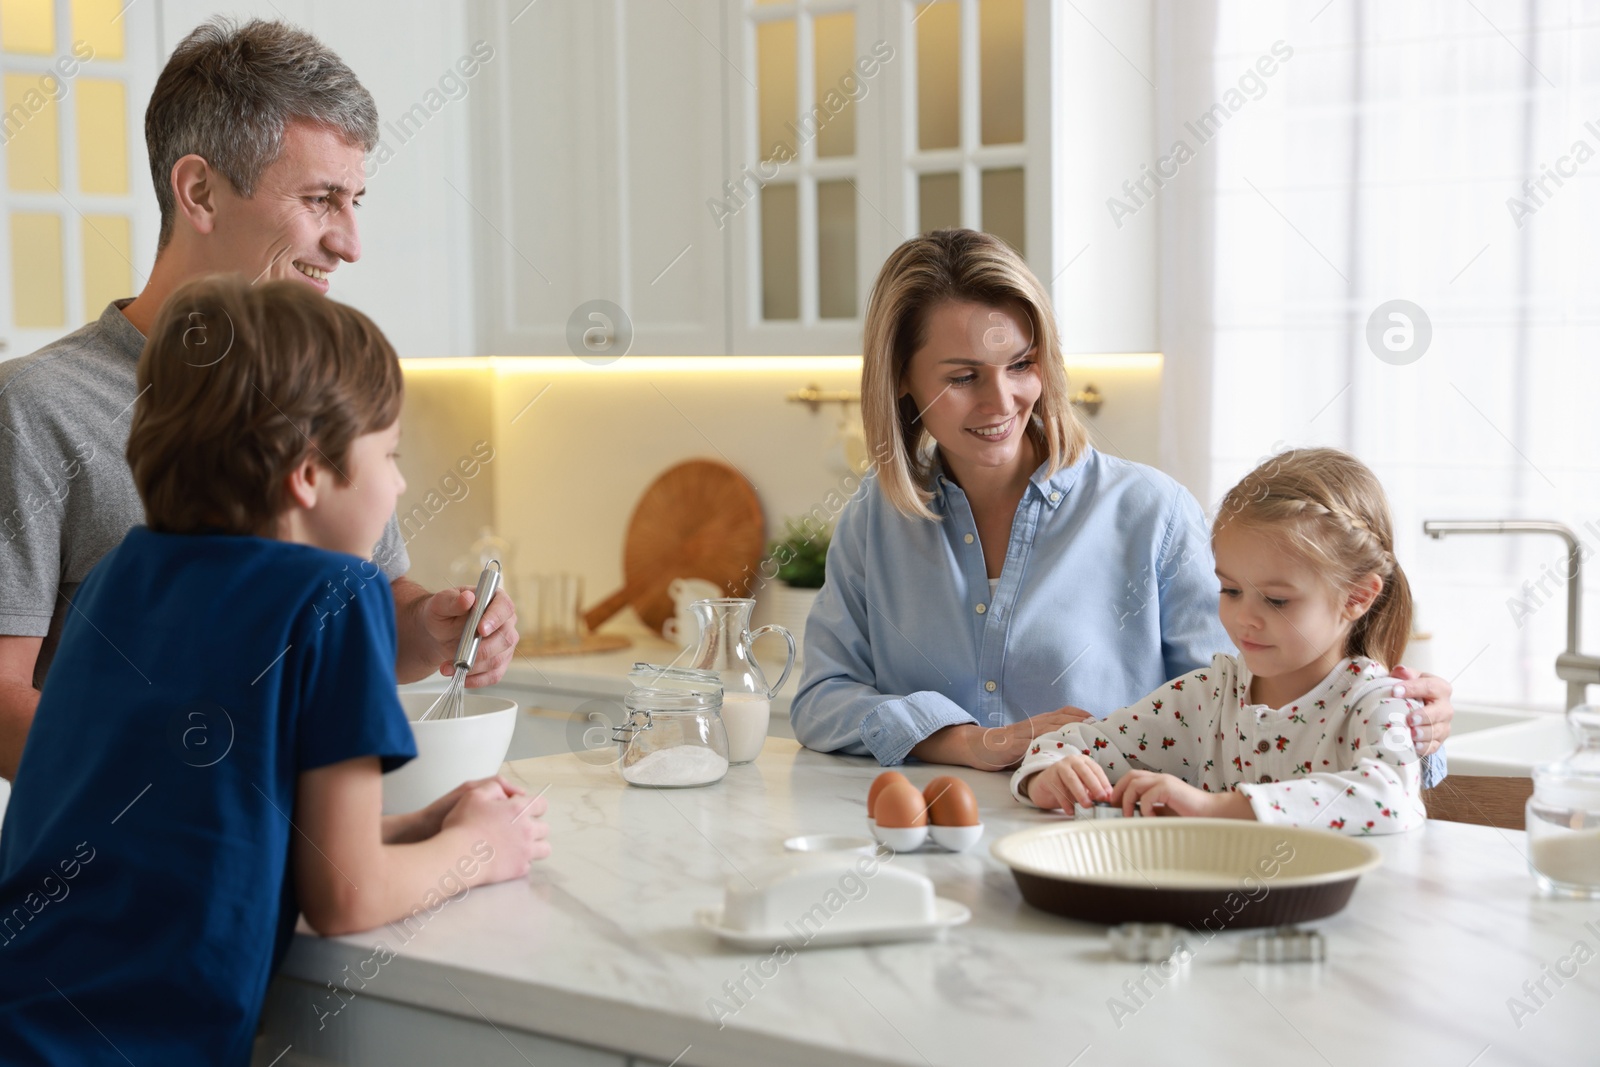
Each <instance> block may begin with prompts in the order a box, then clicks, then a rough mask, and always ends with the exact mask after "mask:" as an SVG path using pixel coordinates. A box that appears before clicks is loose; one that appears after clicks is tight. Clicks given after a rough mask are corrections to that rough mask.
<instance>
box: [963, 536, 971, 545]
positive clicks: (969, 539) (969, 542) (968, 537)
mask: <svg viewBox="0 0 1600 1067" xmlns="http://www.w3.org/2000/svg"><path fill="white" fill-rule="evenodd" d="M964 540H965V541H966V542H967V544H969V545H970V544H972V535H971V534H967V536H966V537H965V539H964Z"/></svg>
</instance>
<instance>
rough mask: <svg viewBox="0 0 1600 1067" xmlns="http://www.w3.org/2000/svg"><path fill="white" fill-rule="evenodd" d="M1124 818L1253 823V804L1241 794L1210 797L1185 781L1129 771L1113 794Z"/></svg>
mask: <svg viewBox="0 0 1600 1067" xmlns="http://www.w3.org/2000/svg"><path fill="white" fill-rule="evenodd" d="M1111 803H1113V804H1121V805H1122V814H1124V815H1132V814H1133V812H1134V809H1135V808H1137V809H1138V811H1139V814H1141V815H1188V816H1191V817H1198V818H1212V819H1250V818H1254V815H1253V814H1251V810H1250V802H1249V799H1248V798H1247V797H1245V796H1244V795H1243V794H1239V793H1208V792H1206V791H1205V790H1203V789H1196V788H1195V787H1194V786H1192V785H1190V784H1189V783H1188V782H1185V781H1184V780H1183V779H1182V778H1179V777H1177V776H1176V775H1171V774H1157V773H1156V772H1155V771H1129V772H1128V774H1127V776H1126V777H1124V778H1123V779H1122V781H1120V782H1118V783H1117V788H1116V789H1115V790H1114V791H1113V792H1112V794H1111Z"/></svg>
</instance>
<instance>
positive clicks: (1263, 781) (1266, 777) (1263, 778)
mask: <svg viewBox="0 0 1600 1067" xmlns="http://www.w3.org/2000/svg"><path fill="white" fill-rule="evenodd" d="M1271 781H1272V775H1270V774H1263V775H1262V776H1261V784H1262V785H1267V784H1269V783H1270V782H1271Z"/></svg>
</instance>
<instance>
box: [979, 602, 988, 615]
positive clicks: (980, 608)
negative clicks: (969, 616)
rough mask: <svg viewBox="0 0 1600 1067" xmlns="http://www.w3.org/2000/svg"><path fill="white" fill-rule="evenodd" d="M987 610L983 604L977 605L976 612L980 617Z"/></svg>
mask: <svg viewBox="0 0 1600 1067" xmlns="http://www.w3.org/2000/svg"><path fill="white" fill-rule="evenodd" d="M988 610H989V609H988V608H987V607H986V606H984V605H983V604H979V605H978V608H977V611H978V614H979V615H982V614H983V613H984V612H986V611H988Z"/></svg>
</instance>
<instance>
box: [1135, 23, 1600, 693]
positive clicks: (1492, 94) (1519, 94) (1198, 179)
mask: <svg viewBox="0 0 1600 1067" xmlns="http://www.w3.org/2000/svg"><path fill="white" fill-rule="evenodd" d="M1157 10H1158V22H1157V25H1158V31H1157V49H1156V53H1157V57H1158V60H1159V73H1158V87H1159V90H1160V98H1161V105H1160V123H1159V128H1160V131H1161V132H1160V135H1159V138H1158V139H1159V141H1160V143H1161V145H1162V146H1163V147H1162V149H1161V151H1162V153H1163V154H1166V153H1168V152H1169V151H1170V150H1171V149H1172V147H1173V146H1174V142H1177V141H1180V140H1182V141H1184V142H1186V144H1187V146H1188V148H1189V149H1190V150H1191V151H1192V153H1193V158H1192V159H1190V160H1189V161H1187V162H1184V163H1183V164H1182V165H1181V166H1178V167H1177V175H1176V177H1174V178H1172V179H1170V180H1169V181H1168V182H1167V183H1166V185H1165V187H1164V188H1163V189H1162V190H1161V192H1160V204H1161V212H1162V216H1161V225H1162V254H1163V263H1162V346H1163V349H1164V350H1165V352H1166V354H1167V364H1166V381H1165V383H1164V386H1163V408H1164V411H1163V415H1164V418H1163V420H1162V421H1163V426H1164V431H1163V432H1164V438H1163V441H1162V460H1163V463H1164V465H1165V466H1166V467H1167V469H1168V470H1170V471H1172V472H1173V473H1175V474H1176V475H1177V476H1179V477H1180V478H1182V479H1183V480H1184V481H1185V482H1186V484H1188V485H1189V486H1190V488H1192V489H1193V490H1194V491H1195V492H1196V494H1197V495H1198V496H1199V497H1200V498H1201V500H1202V502H1204V503H1214V501H1215V500H1216V499H1217V497H1218V496H1220V494H1221V493H1222V492H1224V491H1225V490H1226V489H1227V488H1228V487H1229V486H1230V485H1232V484H1233V483H1234V482H1235V481H1236V480H1237V479H1238V478H1239V476H1240V475H1242V474H1243V473H1244V472H1245V471H1246V470H1248V469H1249V468H1250V467H1251V466H1253V465H1254V464H1255V463H1256V462H1258V461H1259V460H1260V459H1261V458H1262V457H1263V456H1265V455H1267V454H1269V453H1271V452H1273V451H1276V450H1278V449H1281V448H1284V447H1288V446H1294V445H1306V444H1327V445H1334V446H1337V447H1341V448H1346V449H1349V450H1350V451H1352V452H1354V453H1355V454H1357V455H1359V456H1360V457H1361V458H1362V459H1364V460H1365V461H1367V462H1368V463H1369V464H1370V465H1372V466H1373V468H1374V469H1376V470H1377V472H1378V473H1379V475H1380V476H1381V477H1382V479H1383V481H1384V484H1385V486H1386V487H1387V488H1388V490H1389V495H1390V499H1391V502H1392V503H1393V506H1394V509H1395V513H1396V521H1397V523H1398V526H1399V538H1398V541H1399V543H1398V545H1397V549H1398V555H1399V556H1400V559H1401V562H1402V564H1403V566H1404V567H1405V568H1406V571H1407V574H1408V575H1409V577H1410V579H1411V582H1412V585H1413V589H1414V592H1415V593H1416V596H1417V600H1418V603H1419V607H1420V612H1421V617H1420V620H1419V622H1420V626H1421V628H1422V629H1423V630H1425V631H1429V632H1431V633H1432V635H1433V640H1432V641H1430V642H1428V645H1427V646H1426V647H1428V648H1429V652H1428V654H1427V655H1428V658H1430V659H1431V661H1432V663H1431V666H1432V669H1433V670H1434V671H1436V672H1437V673H1439V674H1442V675H1444V676H1446V677H1451V678H1453V679H1454V681H1455V686H1456V694H1457V701H1458V703H1463V704H1472V703H1506V704H1521V705H1537V706H1545V707H1550V708H1555V707H1557V706H1560V705H1561V704H1562V703H1563V697H1564V695H1565V690H1564V685H1563V684H1562V683H1560V682H1558V681H1557V680H1556V677H1555V670H1554V660H1555V656H1556V653H1557V652H1558V651H1559V650H1560V649H1561V648H1562V647H1563V645H1564V643H1565V607H1564V595H1565V593H1564V588H1563V583H1562V582H1560V581H1556V580H1552V577H1551V572H1554V574H1555V576H1556V577H1559V576H1560V574H1562V573H1564V567H1565V552H1564V549H1563V548H1562V546H1561V543H1560V542H1559V541H1556V540H1554V539H1551V538H1547V537H1517V538H1511V537H1480V536H1475V537H1466V536H1459V537H1454V538H1451V539H1448V540H1445V541H1442V542H1440V541H1432V540H1430V539H1428V538H1426V537H1424V536H1423V535H1422V533H1421V526H1422V521H1423V519H1425V518H1510V517H1515V518H1549V519H1557V520H1560V521H1563V522H1566V523H1568V524H1569V525H1571V526H1573V527H1574V528H1575V529H1576V530H1578V532H1579V533H1580V536H1581V537H1582V538H1583V540H1584V542H1585V544H1586V546H1587V548H1588V550H1589V551H1591V552H1593V553H1594V555H1595V558H1594V560H1593V561H1592V562H1591V563H1590V565H1589V569H1588V571H1587V573H1586V575H1585V584H1586V586H1587V587H1588V588H1587V600H1588V606H1587V610H1586V611H1585V613H1584V614H1585V627H1586V633H1587V635H1588V636H1587V639H1586V643H1587V646H1588V647H1587V649H1586V651H1595V650H1600V626H1597V623H1600V581H1597V579H1600V415H1597V411H1600V361H1597V359H1596V352H1597V349H1600V197H1597V196H1596V193H1597V192H1600V3H1596V2H1588V3H1583V2H1576V0H1573V2H1547V3H1529V2H1516V3H1512V2H1496V0H1431V2H1427V0H1407V2H1406V3H1392V2H1391V3H1382V2H1376V0H1372V2H1363V0H1331V2H1325V0H1305V2H1293V3H1288V2H1274V0H1160V2H1159V3H1158V9H1157ZM1276 42H1282V44H1281V45H1278V53H1279V54H1278V55H1275V54H1274V45H1275V43H1276ZM1285 49H1287V50H1290V51H1292V55H1290V56H1289V57H1288V58H1286V59H1285V58H1282V55H1281V53H1282V52H1283V51H1284V50H1285ZM1263 56H1266V57H1271V61H1270V62H1267V63H1262V65H1261V67H1259V68H1258V67H1257V64H1258V63H1259V62H1260V61H1261V57H1263ZM1264 68H1272V70H1273V72H1272V73H1271V74H1270V75H1265V74H1261V73H1260V70H1261V69H1264ZM1251 71H1256V72H1257V73H1256V76H1255V77H1254V78H1251V77H1249V76H1248V72H1251ZM1241 79H1244V81H1243V83H1242V84H1241ZM1257 83H1259V84H1257ZM1230 90H1233V91H1234V92H1230ZM1217 104H1221V105H1222V109H1221V110H1220V111H1214V110H1212V109H1213V105H1217ZM1208 112H1209V113H1210V119H1209V121H1208V123H1207V124H1206V125H1201V124H1200V122H1199V120H1200V118H1201V117H1203V116H1206V115H1207V114H1208ZM1207 135H1209V136H1207ZM1202 138H1204V140H1203V141H1202ZM1169 169H1171V168H1170V167H1169ZM1547 170H1548V171H1549V172H1552V173H1554V174H1555V175H1556V177H1555V178H1551V177H1548V176H1547ZM1541 179H1542V181H1541ZM1557 179H1559V184H1558V181H1557ZM1528 180H1531V181H1532V182H1533V183H1534V184H1533V185H1532V186H1531V187H1528V188H1525V187H1524V182H1525V181H1528ZM1394 299H1404V300H1409V301H1412V302H1414V303H1415V304H1417V305H1418V306H1420V307H1421V308H1422V310H1423V311H1424V312H1425V314H1426V316H1427V317H1428V319H1429V320H1430V322H1431V326H1432V340H1431V344H1430V345H1429V347H1428V348H1427V350H1426V352H1425V353H1424V354H1423V355H1422V356H1421V357H1420V358H1417V359H1416V360H1415V361H1414V362H1410V363H1404V364H1401V363H1397V362H1390V361H1385V360H1384V359H1380V358H1379V357H1378V356H1377V355H1375V354H1374V351H1373V350H1372V348H1371V347H1369V344H1368V339H1367V334H1368V319H1369V317H1370V316H1371V315H1372V313H1373V311H1374V310H1375V309H1377V308H1378V307H1379V306H1380V305H1383V304H1384V303H1385V302H1387V301H1390V300H1394ZM1380 347H1381V346H1380ZM1399 358H1400V356H1398V355H1394V354H1391V355H1390V359H1391V360H1396V359H1399ZM1586 554H1587V553H1586ZM1541 579H1543V585H1542V588H1541V586H1540V584H1539V583H1540V581H1541ZM1524 583H1529V586H1528V587H1526V588H1525V587H1524ZM1530 593H1531V594H1532V595H1530ZM1591 696H1592V697H1597V698H1600V694H1596V693H1595V692H1593V691H1591Z"/></svg>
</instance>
